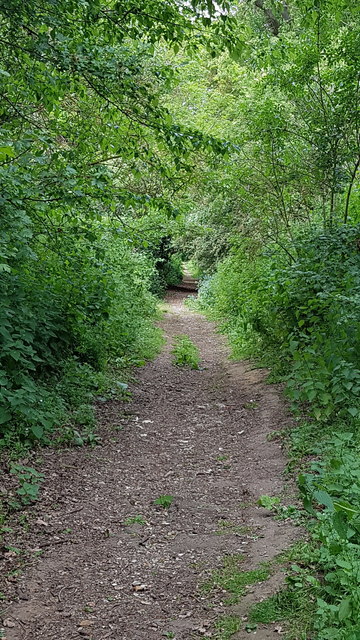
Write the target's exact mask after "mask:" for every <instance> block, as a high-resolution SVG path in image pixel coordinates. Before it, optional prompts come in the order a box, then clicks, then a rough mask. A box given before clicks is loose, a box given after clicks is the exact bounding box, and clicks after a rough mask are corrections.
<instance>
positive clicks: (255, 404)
mask: <svg viewBox="0 0 360 640" xmlns="http://www.w3.org/2000/svg"><path fill="white" fill-rule="evenodd" d="M258 406H259V403H258V402H255V400H250V401H249V402H245V404H244V409H257V408H258Z"/></svg>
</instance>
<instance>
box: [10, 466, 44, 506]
mask: <svg viewBox="0 0 360 640" xmlns="http://www.w3.org/2000/svg"><path fill="white" fill-rule="evenodd" d="M10 473H12V474H13V475H15V476H16V478H17V480H18V482H19V484H20V487H19V488H18V489H17V490H16V494H17V495H18V496H19V498H20V503H21V505H28V504H30V503H31V502H35V501H36V500H37V499H38V497H39V491H40V483H41V482H43V479H44V475H43V474H42V473H39V472H38V471H36V470H35V469H33V468H32V467H25V466H24V465H22V464H15V463H13V464H12V465H11V468H10ZM13 506H14V507H15V508H18V507H17V504H16V503H15V502H14V503H13Z"/></svg>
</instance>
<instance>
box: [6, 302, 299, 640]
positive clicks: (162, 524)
mask: <svg viewBox="0 0 360 640" xmlns="http://www.w3.org/2000/svg"><path fill="white" fill-rule="evenodd" d="M186 295H187V294H186V293H182V292H173V293H172V294H170V295H169V296H168V300H167V303H168V311H167V313H165V315H164V319H163V321H162V323H161V324H162V327H163V329H164V331H165V334H166V336H167V337H168V344H167V346H166V348H165V349H164V351H163V353H162V354H161V355H160V356H159V357H158V358H157V359H156V360H155V361H154V362H152V363H149V364H148V365H146V366H145V367H144V368H143V369H141V370H139V371H138V382H137V384H136V385H135V386H134V389H133V393H134V399H133V402H132V403H131V404H130V405H128V406H126V407H125V409H124V407H123V406H121V405H120V404H116V403H108V404H105V405H103V406H102V410H101V416H102V420H103V423H104V429H105V431H106V430H107V431H108V437H107V439H106V440H105V439H104V444H103V446H99V447H96V448H94V449H92V450H89V449H86V448H83V449H70V450H65V451H64V450H62V451H50V450H49V451H46V450H45V452H44V455H43V461H42V467H43V469H44V470H45V473H46V482H45V487H44V489H43V494H42V500H41V503H39V505H38V506H36V508H35V509H34V510H32V511H31V516H30V518H29V522H28V525H27V526H28V532H27V533H25V534H24V540H23V541H22V544H23V545H25V546H26V547H27V549H28V550H30V553H32V554H33V560H32V562H31V563H30V566H28V567H27V568H26V569H25V571H24V573H23V574H22V575H20V577H18V578H17V579H15V581H14V578H13V577H11V576H10V577H9V578H8V580H7V585H6V588H7V590H8V592H10V594H11V593H12V598H13V600H12V603H11V604H10V606H9V607H8V608H7V610H6V611H5V613H4V618H5V621H6V625H5V629H4V631H5V632H6V639H7V640H70V639H74V640H75V639H79V638H81V637H83V638H89V639H91V640H108V639H109V640H160V639H161V638H164V637H174V636H173V635H172V634H175V637H176V640H185V639H189V640H190V639H192V638H200V637H204V636H205V637H206V634H207V637H211V634H213V635H212V637H215V636H214V622H215V620H216V619H217V618H218V616H219V615H221V614H222V613H223V612H224V611H226V607H225V605H224V603H223V602H222V597H223V596H222V594H221V593H219V594H215V595H213V596H211V597H209V596H208V595H204V594H202V593H201V591H199V585H200V584H201V583H202V582H203V581H204V580H206V578H207V576H208V575H209V572H210V571H211V570H213V569H214V568H216V567H219V566H221V564H222V562H223V558H224V556H225V555H228V554H239V553H243V554H245V562H244V568H252V567H255V566H256V564H257V563H258V562H259V561H263V560H266V559H268V558H271V557H273V556H274V555H275V554H276V553H278V552H279V551H280V550H282V549H284V548H286V547H287V546H288V545H289V544H290V542H291V541H292V540H293V539H294V537H295V534H296V530H295V531H294V530H293V529H292V528H291V527H290V525H289V524H287V523H276V522H274V521H273V520H272V519H271V518H269V517H268V516H267V514H266V512H265V510H263V509H259V508H257V507H255V506H254V502H255V500H256V499H257V498H258V497H259V495H261V494H279V493H280V492H281V491H282V489H283V483H282V479H281V472H282V470H283V468H284V464H285V461H284V458H283V454H282V452H281V449H280V447H279V444H278V443H276V442H268V441H267V439H266V436H267V434H268V433H269V432H271V431H273V430H274V429H279V428H281V426H282V425H283V424H284V422H285V421H286V420H287V416H286V414H285V413H284V408H283V406H282V402H281V399H280V398H279V394H278V391H277V390H276V388H275V387H274V386H268V385H265V384H264V382H263V379H264V372H261V371H259V370H251V369H250V368H249V366H247V365H246V364H244V363H230V362H229V361H228V360H227V355H228V352H227V348H226V346H225V343H224V340H223V339H222V338H221V337H219V335H217V334H216V333H215V328H214V327H213V326H212V325H211V324H210V323H209V322H207V321H206V320H205V319H204V318H202V317H201V316H199V315H197V314H194V313H192V312H191V311H189V310H188V309H187V308H186V307H184V305H183V300H184V297H186ZM182 333H186V334H188V335H189V336H190V337H191V339H192V340H193V341H194V342H195V343H196V344H197V345H198V347H199V348H200V351H201V357H202V367H203V368H202V369H201V370H200V371H191V370H188V369H179V368H177V367H174V366H173V365H172V364H171V354H170V348H171V340H172V337H173V336H174V335H177V334H182ZM124 410H125V412H126V413H127V415H124ZM109 424H111V425H112V427H111V428H110V429H109V428H108V427H107V426H106V425H109ZM114 426H115V427H116V428H117V430H115V429H114ZM37 468H39V465H38V466H37ZM163 495H171V496H173V497H174V500H173V503H172V505H171V507H170V508H169V509H168V510H166V509H164V508H162V507H160V506H156V505H154V500H155V499H156V498H158V497H159V496H163ZM139 516H141V518H139ZM132 518H135V519H136V520H139V521H140V522H134V521H132V520H131V519H132ZM224 521H225V522H226V523H230V524H229V525H225V528H226V527H227V529H226V533H225V534H224V535H219V533H223V529H222V530H221V527H222V526H223V528H224V525H223V523H224ZM131 522H134V523H133V524H131ZM141 522H144V523H143V524H141ZM39 550H42V551H43V553H42V554H41V556H40V557H38V556H37V554H38V553H39ZM7 562H8V564H11V557H10V558H9V557H8V558H7ZM278 580H279V578H278V576H275V578H273V579H272V580H271V581H270V582H269V583H264V585H263V586H261V587H259V589H260V590H259V591H258V592H257V595H258V594H259V593H260V594H261V593H263V594H266V593H267V592H268V591H269V590H271V589H273V588H274V583H275V586H276V583H277V581H278ZM253 597H254V596H253V595H252V594H251V593H250V594H249V595H248V596H246V598H245V604H241V605H240V606H239V605H238V607H237V610H238V612H239V613H244V612H245V608H244V607H245V605H246V604H247V603H248V602H249V601H250V600H251V598H253ZM166 634H168V635H166ZM236 637H237V638H244V639H245V638H248V637H249V636H248V634H247V633H246V632H245V631H243V632H240V633H239V634H238V635H237V636H236ZM278 637H279V634H278V633H274V631H273V630H272V629H271V627H268V628H263V629H262V630H259V631H258V632H257V634H256V638H257V640H259V639H261V640H263V639H265V638H278Z"/></svg>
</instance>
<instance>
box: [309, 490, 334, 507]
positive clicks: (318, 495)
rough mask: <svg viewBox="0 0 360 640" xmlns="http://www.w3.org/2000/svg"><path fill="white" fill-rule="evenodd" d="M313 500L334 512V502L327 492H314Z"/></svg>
mask: <svg viewBox="0 0 360 640" xmlns="http://www.w3.org/2000/svg"><path fill="white" fill-rule="evenodd" d="M313 498H314V500H316V502H318V503H319V504H322V505H324V507H327V508H328V509H330V511H334V502H333V500H332V498H331V496H329V494H328V493H327V492H326V491H314V493H313Z"/></svg>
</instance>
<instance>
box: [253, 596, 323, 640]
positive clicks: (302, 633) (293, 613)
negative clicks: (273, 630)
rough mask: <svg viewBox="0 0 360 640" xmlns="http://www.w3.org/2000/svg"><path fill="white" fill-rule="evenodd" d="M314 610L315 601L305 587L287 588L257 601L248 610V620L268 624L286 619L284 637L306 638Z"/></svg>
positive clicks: (293, 639) (295, 639)
mask: <svg viewBox="0 0 360 640" xmlns="http://www.w3.org/2000/svg"><path fill="white" fill-rule="evenodd" d="M315 611H316V601H315V599H313V598H312V597H311V594H310V593H309V591H308V590H306V589H292V588H287V589H284V590H282V591H279V592H278V593H276V594H275V595H273V596H271V597H270V598H267V600H263V601H262V602H258V603H257V604H255V605H254V606H253V607H252V609H251V610H250V612H249V615H248V618H249V621H250V622H254V623H258V624H269V623H271V622H283V621H286V639H287V640H302V639H304V640H305V639H306V638H308V637H309V636H308V634H309V633H311V630H312V628H313V627H312V621H313V619H314V615H315Z"/></svg>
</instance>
